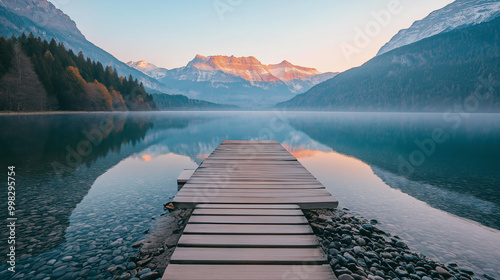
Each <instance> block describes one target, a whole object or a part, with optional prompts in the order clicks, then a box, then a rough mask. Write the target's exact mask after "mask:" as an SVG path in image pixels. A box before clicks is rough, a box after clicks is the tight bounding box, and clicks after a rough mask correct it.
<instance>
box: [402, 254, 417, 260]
mask: <svg viewBox="0 0 500 280" xmlns="http://www.w3.org/2000/svg"><path fill="white" fill-rule="evenodd" d="M403 259H405V260H406V261H408V262H412V261H414V260H415V258H414V257H413V256H412V255H410V254H403Z"/></svg>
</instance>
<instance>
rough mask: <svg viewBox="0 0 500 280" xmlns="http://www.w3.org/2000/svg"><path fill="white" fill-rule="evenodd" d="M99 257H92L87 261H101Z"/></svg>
mask: <svg viewBox="0 0 500 280" xmlns="http://www.w3.org/2000/svg"><path fill="white" fill-rule="evenodd" d="M99 261H100V260H99V258H98V257H90V258H89V259H88V260H87V262H88V263H96V262H99Z"/></svg>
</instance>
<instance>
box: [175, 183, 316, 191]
mask: <svg viewBox="0 0 500 280" xmlns="http://www.w3.org/2000/svg"><path fill="white" fill-rule="evenodd" d="M183 189H188V190H189V189H193V190H205V189H226V190H230V189H236V190H238V189H247V190H261V189H264V190H269V189H275V190H280V189H289V190H292V189H325V187H323V186H322V185H278V184H273V185H264V184H257V185H253V184H248V185H247V184H186V185H184V187H183Z"/></svg>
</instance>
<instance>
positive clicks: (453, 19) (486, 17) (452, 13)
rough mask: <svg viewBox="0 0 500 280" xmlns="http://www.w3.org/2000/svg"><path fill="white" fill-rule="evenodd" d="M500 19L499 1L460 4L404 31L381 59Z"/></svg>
mask: <svg viewBox="0 0 500 280" xmlns="http://www.w3.org/2000/svg"><path fill="white" fill-rule="evenodd" d="M498 16H500V1H498V0H457V1H454V2H452V3H450V4H448V5H446V6H445V7H443V8H441V9H438V10H435V11H433V12H432V13H430V14H429V15H428V16H426V17H425V18H423V19H421V20H417V21H415V22H414V23H413V24H412V25H411V26H410V27H409V28H407V29H402V30H400V31H399V32H398V33H397V34H396V35H394V37H392V38H391V40H390V41H389V42H387V43H386V44H384V46H382V48H380V50H379V51H378V53H377V55H381V54H384V53H386V52H389V51H391V50H393V49H396V48H399V47H402V46H405V45H408V44H411V43H414V42H417V41H420V40H422V39H425V38H428V37H431V36H434V35H437V34H440V33H443V32H449V31H452V30H455V29H459V28H464V27H468V26H472V25H476V24H480V23H482V22H488V21H490V20H493V19H494V18H496V17H498Z"/></svg>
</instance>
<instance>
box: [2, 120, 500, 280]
mask: <svg viewBox="0 0 500 280" xmlns="http://www.w3.org/2000/svg"><path fill="white" fill-rule="evenodd" d="M0 128H1V131H2V132H1V135H0V144H1V145H0V163H1V165H0V167H1V168H2V169H3V171H2V176H1V178H2V180H3V182H4V183H3V185H4V188H2V192H3V193H2V195H1V197H0V203H1V205H3V208H2V209H3V210H1V211H0V218H1V219H2V221H4V223H5V224H7V222H6V221H7V214H8V213H7V207H6V205H7V188H6V186H7V184H6V182H7V171H8V170H7V167H8V166H15V171H16V175H15V180H16V194H15V195H16V197H15V198H16V211H15V217H16V218H17V221H16V245H17V246H16V258H17V262H16V273H15V274H14V275H13V274H12V273H10V272H8V271H6V268H7V264H6V262H5V261H2V263H1V264H0V270H1V273H0V278H1V279H49V278H46V277H49V276H51V277H52V278H50V279H78V278H79V277H81V278H80V279H109V278H110V277H111V275H110V274H107V273H108V272H107V271H106V269H107V268H108V267H111V266H114V265H126V264H127V259H128V257H130V256H134V255H135V254H136V251H137V249H133V248H131V245H132V244H133V243H134V242H136V241H138V240H142V239H144V237H145V236H146V233H145V231H147V230H148V229H153V228H154V226H155V220H154V219H152V218H155V217H158V216H159V215H161V214H162V213H164V210H163V204H164V203H166V202H168V201H170V200H171V199H172V197H173V196H175V194H176V192H177V183H176V178H177V176H178V175H179V173H180V172H181V171H182V170H183V169H188V168H190V169H193V168H196V166H197V165H198V164H200V163H201V162H202V161H203V159H204V158H206V157H207V156H208V155H209V154H210V153H211V152H212V151H213V150H214V149H215V148H216V147H217V146H218V145H219V144H220V143H221V142H222V141H223V140H226V139H232V140H269V139H271V140H276V141H278V142H280V143H281V144H282V145H283V146H284V147H285V148H287V149H288V150H289V151H290V152H291V153H292V154H293V155H294V156H295V157H297V158H298V159H299V160H300V162H301V163H302V164H303V165H304V166H305V167H306V168H307V169H308V170H309V171H310V172H311V173H312V174H313V175H314V176H315V177H316V178H318V180H319V181H321V182H322V183H323V184H324V185H325V187H326V188H328V190H329V191H330V192H331V193H332V194H333V195H334V196H335V197H336V198H337V199H338V200H339V202H340V206H339V207H340V208H344V207H345V208H349V209H350V210H351V211H353V212H355V213H357V214H359V215H361V216H363V217H365V218H367V219H376V220H378V222H379V224H378V227H380V228H381V229H383V230H386V231H388V232H391V233H392V234H395V235H399V236H400V237H401V238H402V239H403V241H405V242H406V243H407V244H408V245H409V246H410V248H411V249H413V250H417V251H420V252H423V253H424V254H426V255H427V256H429V257H432V258H436V259H438V260H439V261H441V262H443V263H446V262H457V263H459V264H460V265H463V266H466V267H470V268H472V269H473V270H474V271H476V273H477V274H478V275H477V276H478V277H479V278H482V279H485V278H484V277H483V276H482V274H484V273H486V274H488V275H489V276H492V277H494V278H497V279H500V273H499V272H498V271H499V268H498V267H500V114H473V115H465V114H462V115H459V114H399V113H307V112H300V113H283V112H154V113H86V114H41V115H1V116H0ZM79 153H80V154H79ZM3 227H6V225H3ZM7 234H8V232H7V231H6V230H3V231H2V236H1V240H0V242H1V244H2V245H1V246H0V248H1V250H2V251H1V254H2V256H4V257H3V260H5V256H6V254H7V253H8V249H7V247H8V246H7V236H8V235H7Z"/></svg>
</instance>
